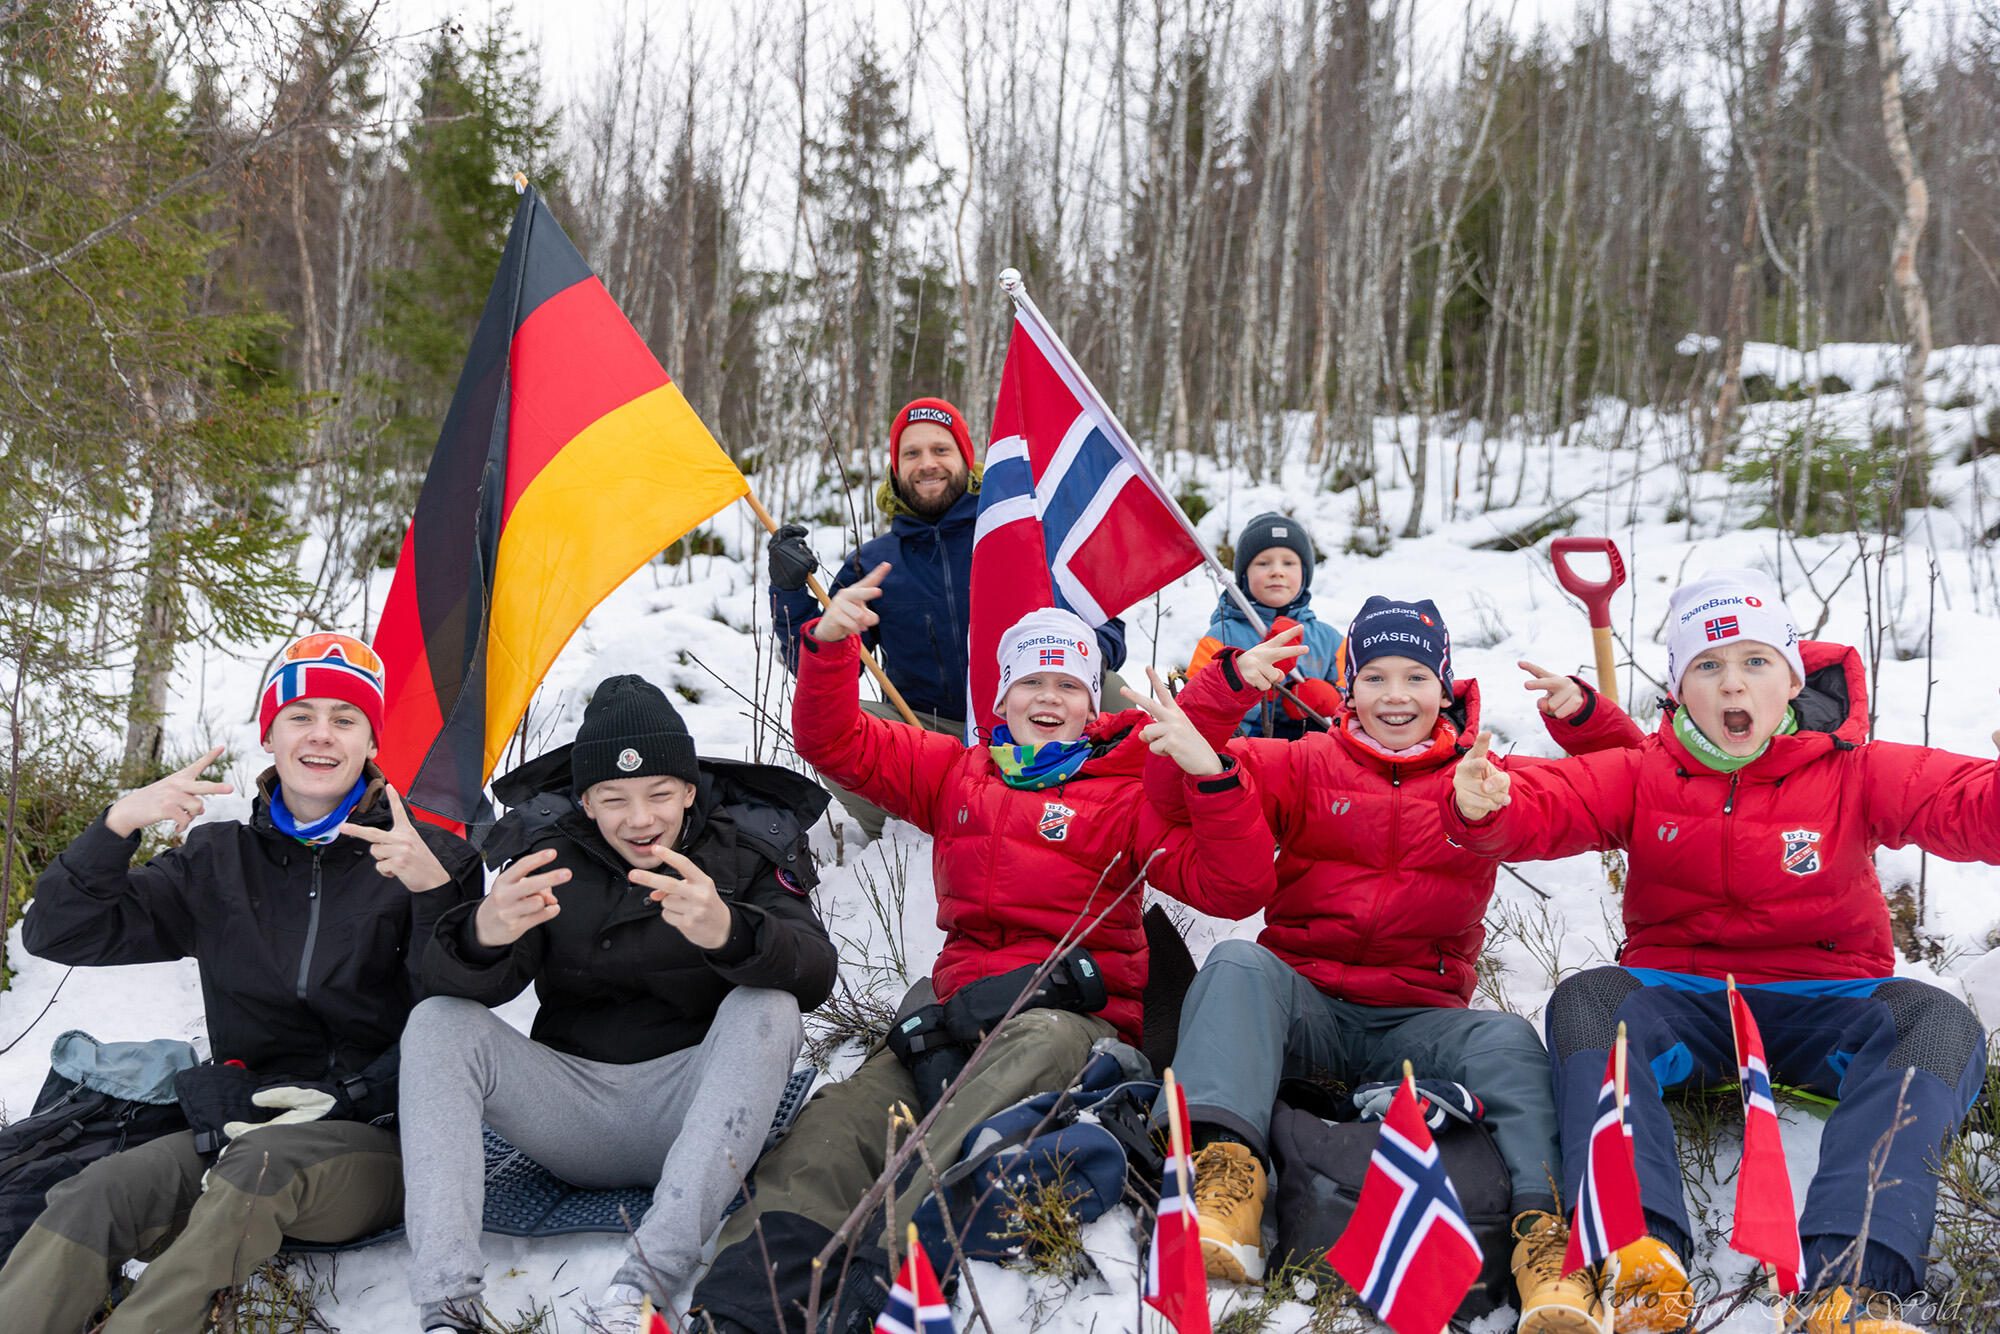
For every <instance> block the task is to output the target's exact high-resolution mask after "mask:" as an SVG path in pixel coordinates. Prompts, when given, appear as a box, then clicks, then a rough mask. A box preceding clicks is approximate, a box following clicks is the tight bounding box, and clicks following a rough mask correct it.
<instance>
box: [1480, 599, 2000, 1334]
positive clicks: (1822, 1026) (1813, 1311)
mask: <svg viewBox="0 0 2000 1334" xmlns="http://www.w3.org/2000/svg"><path fill="white" fill-rule="evenodd" d="M1667 635H1668V638H1667V655H1668V656H1667V662H1668V681H1669V683H1670V685H1671V687H1672V688H1673V691H1674V698H1673V699H1671V700H1669V701H1668V707H1667V711H1666V713H1665V715H1664V717H1663V718H1662V720H1661V724H1660V729H1659V732H1658V733H1657V734H1656V735H1654V736H1652V737H1649V738H1647V740H1646V742H1645V743H1644V744H1643V745H1642V746H1640V747H1639V748H1637V749H1635V750H1621V751H1606V752H1600V753H1598V754H1595V755H1588V756H1583V757H1581V758H1576V759H1569V760H1560V761H1556V762H1554V763H1551V764H1545V765H1538V766H1534V767H1533V768H1517V769H1512V770H1502V769H1500V768H1498V767H1497V766H1495V765H1494V764H1493V763H1492V761H1491V760H1489V759H1488V758H1487V754H1486V747H1487V738H1485V737H1483V736H1482V737H1481V738H1480V741H1479V744H1478V745H1476V746H1475V747H1474V749H1473V751H1472V752H1471V753H1470V754H1469V755H1467V757H1466V758H1465V759H1464V760H1463V761H1462V762H1461V763H1460V765H1459V767H1458V771H1457V774H1456V778H1455V786H1454V791H1453V793H1452V794H1451V795H1450V796H1449V797H1447V799H1446V802H1445V829H1446V832H1447V834H1448V835H1449V836H1450V837H1451V838H1453V839H1454V840H1455V841H1457V842H1458V843H1461V844H1463V845H1464V846H1466V847H1468V848H1472V849H1475V850H1477V851H1479V852H1483V853H1485V854H1487V855H1488V856H1492V857H1498V858H1505V859H1519V858H1548V857H1567V856H1571V855H1573V854H1576V853H1579V852H1584V851H1587V850H1590V849H1594V848H1623V849H1625V850H1627V852H1628V853H1629V855H1630V858H1631V866H1630V871H1629V873H1628V878H1627V880H1626V885H1625V902H1624V913H1625V932H1626V942H1625V947H1624V950H1623V952H1622V954H1621V955H1620V959H1619V962H1620V964H1621V966H1619V967H1611V968H1596V969H1591V970H1589V971H1587V972H1583V973H1579V974H1575V975H1573V976H1571V977H1569V978H1567V979H1565V980H1564V981H1563V983H1562V984H1561V985H1560V986H1558V987H1557V988H1556V991H1555V994H1554V996H1553V997H1551V999H1550V1001H1549V1005H1548V1010H1547V1017H1546V1022H1547V1032H1548V1046H1549V1057H1550V1061H1551V1064H1552V1065H1553V1067H1554V1072H1555V1084H1556V1100H1557V1108H1558V1115H1559V1118H1560V1122H1561V1137H1562V1148H1563V1160H1564V1165H1565V1176H1566V1181H1565V1189H1566V1193H1573V1192H1574V1191H1575V1189H1576V1186H1577V1177H1578V1174H1579V1172H1580V1171H1581V1170H1582V1164H1583V1156H1584V1155H1583V1148H1584V1144H1585V1142H1586V1140H1587V1138H1588V1136H1589V1133H1590V1127H1591V1124H1592V1121H1593V1119H1594V1110H1595V1104H1596V1097H1597V1090H1598V1084H1599V1078H1598V1077H1599V1074H1600V1072H1601V1071H1602V1070H1603V1069H1604V1062H1605V1051H1606V1049H1607V1048H1608V1047H1609V1046H1610V1045H1611V1042H1612V1040H1613V1037H1614V1035H1615V1033H1616V1031H1617V1028H1618V1025H1619V1023H1620V1022H1621V1021H1622V1022H1624V1023H1626V1024H1627V1025H1628V1026H1629V1028H1630V1031H1631V1035H1632V1056H1633V1059H1632V1061H1631V1062H1630V1065H1629V1071H1630V1085H1631V1087H1630V1093H1631V1111H1630V1116H1631V1125H1632V1128H1633V1138H1634V1147H1635V1151H1636V1157H1637V1160H1638V1169H1639V1184H1640V1193H1641V1198H1642V1201H1643V1204H1644V1208H1645V1216H1646V1225H1647V1232H1648V1235H1647V1236H1645V1237H1643V1238H1642V1239H1640V1240H1639V1241H1637V1242H1635V1243H1633V1244H1632V1245H1630V1246H1628V1247H1626V1248H1625V1249H1624V1250H1623V1251H1622V1252H1621V1253H1620V1256H1619V1266H1618V1268H1619V1272H1620V1277H1619V1279H1618V1283H1617V1289H1616V1291H1615V1292H1614V1293H1613V1294H1612V1300H1613V1302H1614V1304H1615V1305H1616V1306H1617V1307H1618V1328H1619V1329H1620V1330H1649V1329H1678V1328H1680V1326H1681V1325H1682V1324H1683V1323H1684V1322H1685V1320H1686V1318H1687V1316H1688V1315H1689V1314H1690V1313H1691V1311H1692V1305H1691V1299H1690V1297H1689V1294H1688V1287H1687V1278H1686V1268H1685V1264H1684V1257H1685V1256H1686V1255H1687V1253H1688V1247H1689V1242H1690V1237H1689V1226H1688V1218H1687V1211H1686V1208H1685V1205H1684V1203H1683V1201H1682V1198H1681V1178H1680V1172H1679V1170H1678V1167H1677V1165H1676V1160H1675V1153H1674V1137H1673V1123H1672V1121H1671V1119H1670V1118H1669V1116H1668V1114H1667V1110H1666V1107H1665V1105H1664V1104H1663V1103H1662V1102H1661V1100H1660V1095H1661V1091H1662V1090H1663V1089H1667V1088H1697V1089H1698V1088H1702V1087H1707V1086H1714V1085H1726V1084H1731V1083H1735V1082H1736V1080H1737V1077H1738V1066H1737V1054H1736V1050H1735V1044H1734V1042H1733V1041H1732V1037H1731V1026H1730V1010H1729V1003H1728V994H1727V980H1726V979H1727V978H1728V977H1729V976H1730V975H1731V974H1733V975H1734V976H1735V978H1736V981H1737V984H1738V990H1739V991H1740V992H1741V994H1742V997H1743V1001H1744V1002H1745V1004H1746V1006H1747V1009H1748V1012H1749V1013H1750V1014H1751V1015H1753V1016H1754V1018H1755V1022H1756V1025H1757V1027H1758V1028H1760V1029H1761V1030H1762V1034H1763V1043H1764V1051H1765V1054H1766V1056H1767V1057H1768V1059H1769V1065H1770V1075H1771V1077H1772V1078H1773V1079H1776V1080H1778V1081H1780V1082H1783V1083H1787V1084H1791V1085H1795V1086H1798V1087H1801V1088H1804V1089H1806V1090H1808V1091H1810V1092H1814V1093H1818V1094H1820V1095H1823V1096H1826V1097H1830V1098H1837V1099H1838V1100H1839V1106H1838V1107H1837V1108H1836V1109H1835V1111H1834V1112H1833V1114H1832V1116H1831V1117H1829V1118H1828V1120H1827V1124H1826V1131H1825V1134H1824V1136H1823V1137H1822V1140H1821V1145H1820V1165H1819V1170H1818V1172H1817V1173H1816V1174H1815V1175H1814V1177H1813V1179H1812V1182H1811V1184H1810V1186H1809V1188H1808V1189H1807V1191H1806V1199H1805V1208H1804V1211H1803V1213H1802V1215H1801V1216H1800V1218H1799V1232H1800V1234H1801V1236H1802V1238H1803V1240H1804V1252H1805V1253H1804V1264H1805V1269H1806V1280H1807V1282H1806V1286H1807V1289H1808V1290H1809V1291H1812V1290H1815V1289H1817V1293H1816V1295H1814V1296H1811V1297H1809V1298H1808V1299H1807V1300H1806V1302H1805V1304H1804V1308H1803V1311H1804V1317H1805V1326H1804V1327H1805V1328H1806V1329H1807V1330H1808V1331H1810V1334H1830V1331H1832V1330H1833V1329H1835V1328H1842V1329H1845V1328H1848V1325H1847V1323H1846V1320H1847V1317H1848V1316H1849V1313H1850V1311H1852V1312H1854V1313H1855V1314H1856V1315H1858V1317H1859V1318H1858V1319H1857V1320H1856V1321H1855V1322H1854V1324H1853V1326H1852V1328H1854V1329H1856V1330H1858V1331H1860V1332H1861V1334H1890V1332H1891V1331H1901V1330H1906V1329H1908V1328H1910V1327H1909V1326H1906V1325H1904V1324H1902V1323H1901V1322H1900V1321H1896V1320H1892V1319H1883V1318H1879V1317H1871V1316H1869V1315H1867V1314H1865V1313H1862V1312H1861V1311H1860V1309H1859V1308H1860V1307H1861V1306H1862V1305H1863V1304H1864V1302H1865V1299H1866V1297H1867V1295H1868V1294H1870V1293H1878V1292H1879V1293H1888V1294H1893V1295H1896V1296H1907V1295H1910V1294H1913V1293H1915V1292H1917V1291H1918V1290H1919V1289H1920V1288H1921V1286H1922V1280H1923V1274H1924V1264H1925V1253H1926V1251H1927V1249H1928V1247H1929V1243H1930V1236H1931V1224H1932V1214H1933V1211H1934V1209H1935V1205H1936V1199H1937V1183H1936V1180H1935V1178H1934V1177H1933V1175H1932V1171H1931V1161H1932V1159H1933V1158H1934V1156H1935V1155H1936V1154H1937V1153H1938V1152H1939V1150H1940V1148H1941V1147H1942V1145H1943V1144H1944V1142H1945V1140H1946V1139H1947V1138H1948V1137H1949V1136H1950V1135H1951V1134H1952V1133H1953V1132H1954V1131H1955V1130H1956V1129H1957V1127H1958V1125H1959V1123H1960V1121H1961V1120H1962V1119H1963V1118H1964V1116H1965V1113H1966V1111H1967V1110H1968V1109H1969V1108H1970V1106H1971V1105H1972V1101H1973V1099H1974V1098H1975V1097H1976V1096H1977V1094H1978V1092H1979V1088H1980V1084H1981V1081H1982V1080H1983V1078H1984V1075H1985V1069H1986V1039H1985V1034H1984V1033H1983V1032H1982V1031H1981V1030H1980V1027H1979V1023H1978V1021H1977V1020H1976V1019H1975V1018H1974V1017H1973V1015H1972V1012H1971V1011H1970V1010H1969V1009H1967V1008H1966V1006H1965V1005H1964V1004H1963V1003H1962V1002H1961V1001H1959V1000H1958V999H1957V998H1955V997H1953V996H1951V995H1948V994H1947V993H1945V992H1943V991H1940V990H1939V989H1938V988H1936V987H1932V986H1929V985H1926V984H1925V983H1922V982H1919V981H1916V980H1915V979H1913V978H1900V977H1895V976H1893V974H1894V972H1895V953H1894V950H1893V948H1892V946H1891V943H1890V933H1889V912H1888V908H1887V906H1886V904H1885V903H1884V902H1883V899H1882V891H1881V885H1880V883H1879V882H1878V881H1877V879H1876V874H1875V866H1874V862H1873V860H1872V855H1873V853H1874V851H1875V849H1876V848H1877V847H1883V846H1887V847H1902V846H1904V845H1906V844H1912V843H1914V844H1916V845H1917V846H1919V847H1922V848H1924V849H1926V850H1928V851H1930V852H1932V853H1935V854H1937V855H1938V856H1941V857H1946V858H1949V859H1951V860H1954V861H1983V862H1988V863H1993V862H2000V764H1996V763H1995V762H1993V761H1990V760H1978V759H1973V758H1970V757H1968V756H1963V755H1954V754H1951V753H1949V752H1947V751H1942V750H1934V749H1930V748H1927V747H1919V746H1909V745H1899V744H1895V743H1892V742H1886V741H1871V740H1869V739H1868V735H1867V729H1868V701H1867V695H1866V680H1867V678H1866V674H1865V671H1864V669H1863V666H1862V663H1861V659H1860V656H1859V654H1857V653H1856V652H1855V651H1854V650H1853V649H1852V648H1848V647H1845V646H1842V645H1838V644H1824V643H1816V642H1812V641H1802V640H1801V639H1800V638H1799V635H1798V630H1797V628H1796V624H1795V622H1794V620H1793V618H1792V615H1791V613H1790V611H1789V610H1788V609H1787V608H1786V606H1785V604H1784V601H1783V599H1782V598H1781V597H1780V595H1779V592H1778V590H1777V588H1776V587H1775V586H1774V585H1773V584H1772V582H1771V581H1770V579H1769V578H1767V577H1766V576H1764V575H1762V574H1759V573H1757V572H1755V571H1750V570H1718V571H1713V572H1711V573H1709V574H1707V575H1705V576H1703V577H1702V578H1700V579H1698V580H1696V581H1695V582H1694V583H1691V584H1688V585H1685V586H1683V587H1681V588H1679V589H1677V590H1675V592H1674V594H1673V598H1672V602H1671V606H1670V609H1669V612H1668V630H1667ZM1996 739H2000V737H1997V738H1996ZM1906 1076H1907V1077H1908V1080H1909V1084H1908V1091H1907V1093H1906V1094H1904V1095H1903V1099H1902V1109H1901V1110H1902V1115H1903V1116H1906V1117H1908V1118H1910V1123H1909V1124H1907V1125H1905V1126H1903V1127H1902V1128H1901V1129H1900V1130H1898V1131H1897V1132H1896V1134H1895V1137H1894V1139H1893V1141H1892V1143H1891V1147H1890V1151H1889V1157H1888V1161H1887V1164H1886V1166H1885V1168H1884V1170H1883V1171H1882V1172H1881V1174H1880V1180H1879V1182H1878V1183H1877V1185H1876V1187H1875V1188H1874V1189H1873V1190H1872V1199H1871V1185H1870V1171H1869V1155H1870V1152H1871V1151H1872V1150H1873V1149H1874V1148H1875V1146H1876V1144H1877V1142H1878V1141H1879V1140H1881V1139H1882V1137H1883V1136H1884V1135H1885V1134H1886V1133H1887V1132H1888V1131H1889V1129H1890V1127H1891V1126H1892V1125H1893V1124H1894V1123H1895V1122H1896V1119H1897V1116H1898V1094H1899V1091H1900V1090H1902V1088H1903V1082H1904V1079H1905V1077H1906ZM1864 1217H1865V1218H1867V1220H1868V1223H1867V1226H1868V1241H1867V1245H1866V1247H1865V1250H1864V1251H1863V1253H1862V1254H1860V1255H1859V1256H1855V1255H1852V1254H1850V1253H1849V1252H1850V1251H1851V1250H1852V1249H1853V1242H1854V1240H1855V1238H1856V1237H1857V1236H1859V1235H1860V1233H1861V1229H1862V1224H1863V1219H1864ZM1857 1261H1858V1264H1857Z"/></svg>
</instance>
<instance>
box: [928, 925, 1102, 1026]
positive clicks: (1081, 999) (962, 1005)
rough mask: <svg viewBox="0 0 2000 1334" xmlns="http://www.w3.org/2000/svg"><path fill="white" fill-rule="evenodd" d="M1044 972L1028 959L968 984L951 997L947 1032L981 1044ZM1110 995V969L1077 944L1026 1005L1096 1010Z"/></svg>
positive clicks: (1027, 1007)
mask: <svg viewBox="0 0 2000 1334" xmlns="http://www.w3.org/2000/svg"><path fill="white" fill-rule="evenodd" d="M1040 971H1041V965H1040V964H1035V963H1030V964H1023V965H1022V966H1021V967H1019V968H1016V969H1014V970H1013V971H1012V972H1010V973H1001V974H1000V975H999V976H997V977H982V978H980V979H979V980H978V981H977V982H968V983H966V984H965V985H964V986H962V987H960V988H959V989H958V991H957V992H956V993H955V994H954V995H953V996H952V998H951V999H950V1000H948V1001H946V1002H945V1006H944V1022H945V1029H946V1031H947V1032H949V1033H950V1034H951V1036H952V1037H954V1038H957V1039H958V1040H959V1042H961V1043H963V1044H964V1045H965V1046H967V1047H971V1046H973V1045H975V1044H977V1043H978V1041H979V1040H980V1039H981V1038H982V1037H984V1036H985V1035H986V1030H988V1029H990V1028H992V1027H993V1026H994V1025H995V1024H998V1023H999V1022H1000V1016H1001V1015H1003V1014H1005V1013H1007V1011H1008V1010H1009V1009H1010V1008H1012V1006H1013V1004H1014V1001H1015V1000H1016V999H1017V998H1018V997H1019V996H1020V995H1021V993H1022V992H1024V991H1027V990H1028V984H1029V983H1030V982H1032V981H1033V980H1034V977H1035V974H1036V973H1038V972H1040ZM1110 999H1111V997H1110V994H1109V993H1108V992H1107V991H1106V989H1105V986H1104V972H1103V970H1102V969H1100V968H1099V967H1098V966H1097V960H1096V958H1095V957H1094V956H1093V955H1092V954H1091V952H1090V951H1089V950H1087V949H1085V948H1084V947H1083V946H1081V945H1072V946H1070V947H1069V949H1068V950H1066V951H1065V952H1064V953H1063V957H1062V958H1061V959H1060V960H1058V961H1057V963H1056V966H1055V967H1054V968H1053V969H1051V970H1050V971H1049V975H1048V976H1047V977H1046V978H1044V979H1043V981H1042V984H1041V985H1040V986H1038V987H1036V988H1035V989H1034V991H1033V992H1031V993H1030V994H1029V996H1028V998H1027V1000H1026V1001H1024V1002H1023V1003H1022V1005H1021V1009H1023V1010H1033V1009H1050V1010H1070V1011H1073V1012H1074V1013H1077V1014H1096V1013H1097V1012H1098V1011H1099V1010H1101V1009H1103V1008H1104V1007H1105V1005H1107V1004H1108V1003H1109V1002H1110Z"/></svg>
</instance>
